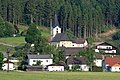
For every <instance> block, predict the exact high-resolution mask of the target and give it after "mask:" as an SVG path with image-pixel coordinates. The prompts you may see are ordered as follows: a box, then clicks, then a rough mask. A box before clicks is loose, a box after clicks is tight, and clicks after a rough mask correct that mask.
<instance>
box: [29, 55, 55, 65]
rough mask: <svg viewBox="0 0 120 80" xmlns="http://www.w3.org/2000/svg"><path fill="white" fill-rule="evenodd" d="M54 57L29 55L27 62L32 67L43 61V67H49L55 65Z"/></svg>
mask: <svg viewBox="0 0 120 80" xmlns="http://www.w3.org/2000/svg"><path fill="white" fill-rule="evenodd" d="M52 57H53V56H52V55H49V54H48V55H37V54H28V55H27V62H28V65H30V66H32V65H35V64H36V63H37V61H41V64H40V65H42V66H47V65H50V64H52V63H53V60H52Z"/></svg>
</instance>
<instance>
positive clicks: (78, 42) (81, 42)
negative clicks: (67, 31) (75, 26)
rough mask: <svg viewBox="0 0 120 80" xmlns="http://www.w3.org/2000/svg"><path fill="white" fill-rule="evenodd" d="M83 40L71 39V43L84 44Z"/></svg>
mask: <svg viewBox="0 0 120 80" xmlns="http://www.w3.org/2000/svg"><path fill="white" fill-rule="evenodd" d="M85 40H86V39H84V38H75V39H72V42H74V43H77V44H83V43H85Z"/></svg>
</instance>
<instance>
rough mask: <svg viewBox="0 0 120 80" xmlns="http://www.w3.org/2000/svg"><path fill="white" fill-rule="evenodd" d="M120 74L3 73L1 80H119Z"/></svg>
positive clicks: (0, 76) (0, 74)
mask: <svg viewBox="0 0 120 80" xmlns="http://www.w3.org/2000/svg"><path fill="white" fill-rule="evenodd" d="M119 79H120V73H111V72H106V73H105V72H9V73H7V72H3V71H0V80H119Z"/></svg>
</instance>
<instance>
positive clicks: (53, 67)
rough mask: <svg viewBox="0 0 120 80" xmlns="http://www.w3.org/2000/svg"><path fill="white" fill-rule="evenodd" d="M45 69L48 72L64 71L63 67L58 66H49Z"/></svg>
mask: <svg viewBox="0 0 120 80" xmlns="http://www.w3.org/2000/svg"><path fill="white" fill-rule="evenodd" d="M47 69H48V71H64V66H63V65H60V64H50V65H48V67H47Z"/></svg>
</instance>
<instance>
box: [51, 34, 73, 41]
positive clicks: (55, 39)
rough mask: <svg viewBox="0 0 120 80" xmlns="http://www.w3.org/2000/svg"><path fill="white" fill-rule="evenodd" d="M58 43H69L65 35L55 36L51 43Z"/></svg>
mask: <svg viewBox="0 0 120 80" xmlns="http://www.w3.org/2000/svg"><path fill="white" fill-rule="evenodd" d="M60 41H71V40H70V39H69V38H68V36H67V34H66V33H59V34H56V35H55V37H54V38H53V39H52V41H51V42H60Z"/></svg>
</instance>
